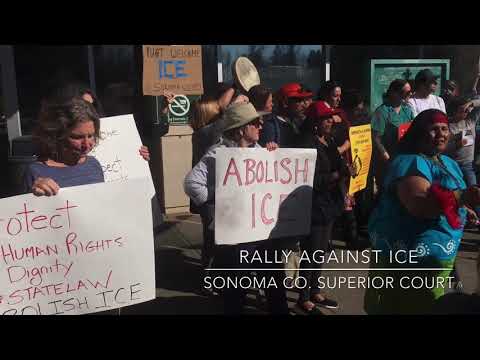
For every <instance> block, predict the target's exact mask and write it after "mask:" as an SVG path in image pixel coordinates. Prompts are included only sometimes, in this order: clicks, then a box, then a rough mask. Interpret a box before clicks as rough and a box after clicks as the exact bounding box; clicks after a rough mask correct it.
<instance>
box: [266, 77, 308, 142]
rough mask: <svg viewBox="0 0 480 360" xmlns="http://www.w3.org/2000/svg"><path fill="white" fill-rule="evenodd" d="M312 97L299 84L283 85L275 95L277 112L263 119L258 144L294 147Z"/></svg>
mask: <svg viewBox="0 0 480 360" xmlns="http://www.w3.org/2000/svg"><path fill="white" fill-rule="evenodd" d="M312 97H313V93H312V92H311V91H308V90H306V89H304V88H303V86H302V85H301V84H299V83H289V84H285V85H283V86H282V87H281V88H280V90H279V91H278V93H277V101H278V111H277V112H276V113H275V114H273V115H272V116H271V117H269V118H265V119H264V120H265V121H264V126H263V131H262V134H261V135H260V141H259V144H260V145H262V146H265V145H266V144H267V143H270V142H274V143H276V144H277V145H278V146H279V147H284V148H285V147H294V146H295V144H296V142H297V138H298V135H299V133H300V131H299V128H300V126H301V125H302V123H303V121H304V120H305V114H304V113H305V110H306V109H307V106H308V104H309V100H311V98H312Z"/></svg>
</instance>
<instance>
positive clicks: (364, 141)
mask: <svg viewBox="0 0 480 360" xmlns="http://www.w3.org/2000/svg"><path fill="white" fill-rule="evenodd" d="M349 136H350V144H351V148H350V150H351V152H352V165H353V167H354V170H355V174H354V175H353V176H351V177H350V187H349V190H348V193H349V194H350V195H353V194H354V193H356V192H357V191H360V190H363V189H365V188H366V186H367V179H368V170H369V169H370V160H371V158H372V129H371V126H370V124H368V125H361V126H352V127H351V128H350V132H349Z"/></svg>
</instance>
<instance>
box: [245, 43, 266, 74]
mask: <svg viewBox="0 0 480 360" xmlns="http://www.w3.org/2000/svg"><path fill="white" fill-rule="evenodd" d="M264 50H265V46H264V45H248V55H247V57H248V58H249V59H250V60H251V61H252V63H253V64H254V65H255V66H256V67H257V68H259V69H260V68H263V67H265V59H264V56H263V52H264Z"/></svg>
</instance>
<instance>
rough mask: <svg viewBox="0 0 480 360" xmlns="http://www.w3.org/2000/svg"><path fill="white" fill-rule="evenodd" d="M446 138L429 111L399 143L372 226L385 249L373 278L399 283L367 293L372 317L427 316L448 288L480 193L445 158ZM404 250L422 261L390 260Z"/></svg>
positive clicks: (440, 121) (377, 244)
mask: <svg viewBox="0 0 480 360" xmlns="http://www.w3.org/2000/svg"><path fill="white" fill-rule="evenodd" d="M448 138H449V130H448V118H447V116H446V115H445V114H444V113H443V112H441V111H439V110H433V109H431V110H426V111H423V112H422V113H420V114H419V115H418V116H417V117H416V118H415V120H414V121H413V123H412V126H411V127H410V129H409V130H408V132H407V133H406V134H405V136H404V137H403V138H402V140H401V141H400V143H399V145H398V155H397V156H396V157H395V159H394V160H393V161H392V163H391V167H390V169H389V171H388V173H387V175H386V177H385V181H384V184H383V185H384V189H385V191H384V193H383V194H382V196H381V198H380V201H379V204H378V206H377V207H376V208H375V210H374V211H373V213H372V215H371V217H370V221H369V225H368V230H369V234H370V239H371V242H372V249H375V250H380V251H381V252H379V256H378V262H376V261H374V260H376V258H375V257H374V256H372V262H371V265H370V267H371V270H370V272H369V276H370V278H371V279H372V278H373V277H375V276H379V277H382V278H384V279H385V278H386V277H391V279H393V282H392V286H391V287H389V286H382V287H381V288H378V289H375V288H373V287H370V288H368V289H367V292H366V295H365V311H366V312H367V313H368V314H425V313H429V312H431V311H432V307H433V305H434V303H435V300H436V299H438V298H439V297H440V296H442V295H443V294H444V289H445V288H447V287H448V277H449V275H450V272H451V269H452V267H453V263H454V260H455V256H456V255H457V251H458V246H459V244H460V240H461V238H462V235H463V227H464V225H465V222H466V219H467V216H472V217H473V216H474V213H473V212H472V211H471V208H472V207H474V206H476V205H478V204H479V203H480V190H479V188H478V187H475V186H472V187H470V188H468V189H466V185H465V182H464V181H463V177H462V172H461V170H460V168H459V167H458V165H457V163H456V162H455V161H454V160H452V159H450V158H449V157H447V156H445V155H442V152H443V151H445V149H446V146H447V143H448ZM405 252H409V253H410V254H412V255H414V256H416V257H415V258H411V260H410V261H406V260H408V259H406V258H405V257H404V258H401V259H400V261H395V260H394V261H392V262H391V261H390V254H394V255H395V254H400V255H402V254H405ZM383 268H388V269H391V268H395V269H396V270H380V269H383ZM408 268H410V270H409V269H408ZM424 268H425V270H423V269H424ZM427 268H428V269H427ZM431 268H435V269H438V270H430V269H431ZM418 269H420V270H418ZM440 269H442V270H440ZM416 276H419V277H420V278H417V279H415V280H413V278H414V277H416ZM422 284H423V286H421V287H420V288H418V289H415V288H413V286H412V285H414V286H415V287H419V285H422Z"/></svg>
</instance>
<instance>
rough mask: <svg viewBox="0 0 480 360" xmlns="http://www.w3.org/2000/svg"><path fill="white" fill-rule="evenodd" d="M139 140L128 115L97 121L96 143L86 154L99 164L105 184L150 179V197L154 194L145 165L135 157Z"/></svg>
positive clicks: (131, 117)
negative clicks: (97, 139) (98, 132)
mask: <svg viewBox="0 0 480 360" xmlns="http://www.w3.org/2000/svg"><path fill="white" fill-rule="evenodd" d="M141 146H142V140H141V139H140V135H139V134H138V130H137V127H136V125H135V120H134V118H133V115H132V114H128V115H120V116H112V117H106V118H102V119H100V141H99V142H98V144H97V146H96V147H95V148H94V149H93V150H92V152H91V153H90V155H92V156H95V158H96V159H97V160H98V161H99V162H100V165H102V169H103V174H104V177H105V182H112V181H122V180H127V179H136V178H148V179H150V184H151V187H150V190H149V191H150V193H149V194H150V195H151V197H152V196H153V195H154V194H155V188H154V186H153V181H152V177H151V174H150V169H149V167H148V162H147V161H145V160H144V159H143V158H142V157H141V156H140V154H139V152H138V150H139V149H140V147H141Z"/></svg>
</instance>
